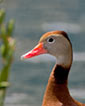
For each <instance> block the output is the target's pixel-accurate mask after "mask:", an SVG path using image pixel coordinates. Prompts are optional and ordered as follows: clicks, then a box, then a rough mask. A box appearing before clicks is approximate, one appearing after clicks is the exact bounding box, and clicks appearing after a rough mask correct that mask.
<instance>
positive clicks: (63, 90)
mask: <svg viewBox="0 0 85 106" xmlns="http://www.w3.org/2000/svg"><path fill="white" fill-rule="evenodd" d="M69 69H70V68H65V67H62V66H61V65H55V67H54V68H53V71H52V72H51V75H50V78H49V80H48V85H47V88H46V92H45V95H44V100H43V105H42V106H48V105H45V104H51V101H52V102H53V103H54V105H55V104H56V103H59V104H61V103H64V99H65V98H67V100H69V99H71V96H70V93H69V90H68V87H67V82H68V74H69ZM47 102H48V103H47ZM51 105H52V104H51ZM59 106H60V105H59Z"/></svg>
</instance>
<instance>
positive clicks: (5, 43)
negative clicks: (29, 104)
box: [0, 9, 15, 106]
mask: <svg viewBox="0 0 85 106" xmlns="http://www.w3.org/2000/svg"><path fill="white" fill-rule="evenodd" d="M4 19H5V11H4V9H0V60H1V61H2V62H0V64H1V65H2V69H0V106H3V105H4V99H5V95H6V88H7V87H8V86H9V82H8V77H9V72H10V67H11V64H12V61H13V54H14V50H15V40H14V39H13V38H12V32H13V29H14V21H13V20H10V21H9V22H8V23H7V24H4Z"/></svg>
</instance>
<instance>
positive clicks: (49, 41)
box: [47, 38, 55, 43]
mask: <svg viewBox="0 0 85 106" xmlns="http://www.w3.org/2000/svg"><path fill="white" fill-rule="evenodd" d="M54 41H55V39H53V38H49V39H47V42H48V43H54Z"/></svg>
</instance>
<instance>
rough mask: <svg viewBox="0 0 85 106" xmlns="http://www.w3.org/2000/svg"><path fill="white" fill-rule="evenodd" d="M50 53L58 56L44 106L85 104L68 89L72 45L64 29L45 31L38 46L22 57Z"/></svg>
mask: <svg viewBox="0 0 85 106" xmlns="http://www.w3.org/2000/svg"><path fill="white" fill-rule="evenodd" d="M44 53H48V54H51V55H53V56H55V57H56V60H57V62H56V65H55V66H54V68H53V70H52V72H51V74H50V77H49V80H48V84H47V88H46V91H45V94H44V98H43V103H42V106H85V104H82V103H80V102H78V101H76V100H74V99H73V98H72V97H71V95H70V93H69V89H68V74H69V71H70V67H71V64H72V58H73V56H72V53H73V52H72V45H71V42H70V40H69V38H68V36H67V34H66V33H65V32H64V31H51V32H47V33H45V34H44V35H43V36H42V37H41V39H40V41H39V44H38V46H36V47H35V48H34V49H33V50H32V51H30V52H28V53H26V54H25V55H23V56H22V58H31V57H33V56H37V55H40V54H44Z"/></svg>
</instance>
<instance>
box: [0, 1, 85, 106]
mask: <svg viewBox="0 0 85 106" xmlns="http://www.w3.org/2000/svg"><path fill="white" fill-rule="evenodd" d="M0 8H5V10H6V22H7V21H8V19H10V18H13V19H15V21H16V23H15V31H14V33H13V36H14V38H15V39H16V53H15V60H14V64H13V65H12V69H11V75H10V82H11V87H10V88H9V89H8V91H7V96H6V100H5V106H40V105H41V104H42V99H43V95H44V91H45V88H46V85H47V81H48V78H49V75H50V72H51V70H52V67H53V66H54V64H55V59H54V58H53V57H51V56H48V55H46V56H44V55H43V56H38V57H36V58H33V59H29V60H26V61H21V60H20V56H21V55H22V54H24V53H26V52H27V51H29V50H30V49H32V48H33V47H34V46H35V45H36V44H37V42H38V40H39V38H40V37H41V35H42V34H44V33H45V32H47V31H52V30H64V31H66V32H67V33H68V35H69V38H70V40H71V42H72V45H73V51H74V55H73V56H74V62H73V65H72V68H71V71H70V74H69V89H70V92H71V95H72V96H73V97H74V98H75V99H77V100H79V101H81V102H83V103H85V0H42V1H41V0H3V2H2V3H0Z"/></svg>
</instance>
